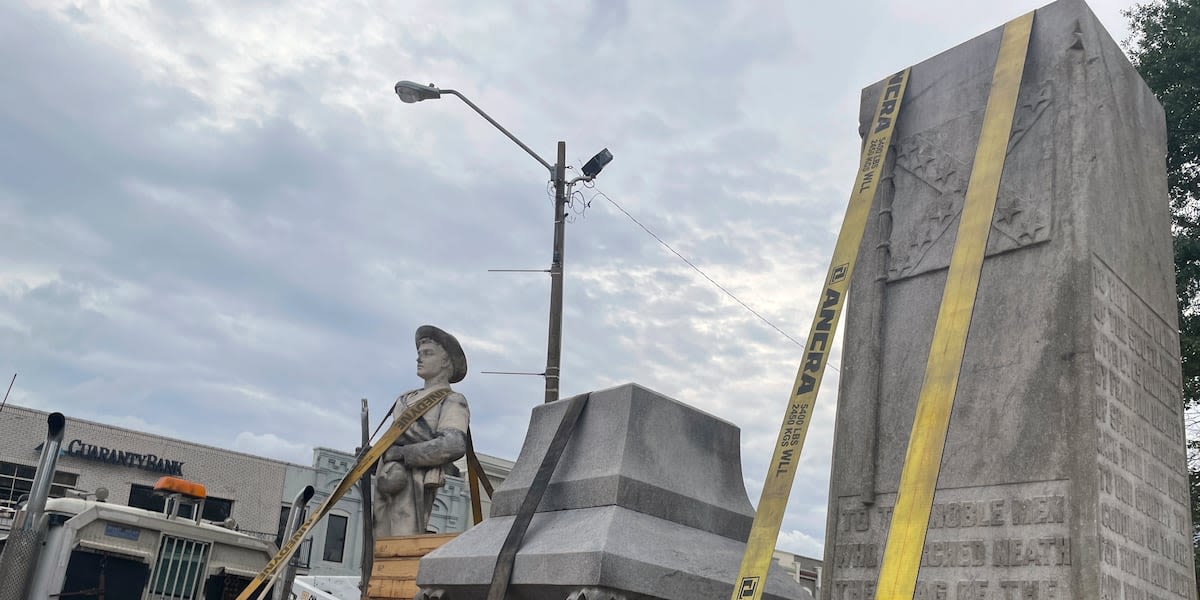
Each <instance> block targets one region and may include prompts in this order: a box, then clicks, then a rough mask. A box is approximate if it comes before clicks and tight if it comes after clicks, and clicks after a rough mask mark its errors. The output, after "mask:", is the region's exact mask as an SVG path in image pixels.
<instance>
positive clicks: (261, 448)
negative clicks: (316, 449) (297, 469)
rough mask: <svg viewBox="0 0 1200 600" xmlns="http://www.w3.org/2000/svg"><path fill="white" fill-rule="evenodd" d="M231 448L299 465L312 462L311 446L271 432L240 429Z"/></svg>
mask: <svg viewBox="0 0 1200 600" xmlns="http://www.w3.org/2000/svg"><path fill="white" fill-rule="evenodd" d="M230 448H231V449H233V450H237V451H239V452H245V453H247V454H253V455H255V456H266V457H269V458H275V459H279V460H284V461H288V462H291V463H295V464H299V465H307V464H311V463H312V447H311V446H309V445H307V444H303V443H297V442H289V441H287V440H285V439H283V438H280V437H279V436H277V435H275V434H273V433H251V432H249V431H242V432H240V433H238V434H237V435H236V436H234V438H233V445H232V446H230Z"/></svg>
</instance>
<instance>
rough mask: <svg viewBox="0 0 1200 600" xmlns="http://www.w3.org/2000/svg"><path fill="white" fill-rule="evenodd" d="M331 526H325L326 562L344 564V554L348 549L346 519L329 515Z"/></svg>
mask: <svg viewBox="0 0 1200 600" xmlns="http://www.w3.org/2000/svg"><path fill="white" fill-rule="evenodd" d="M327 518H328V519H329V524H328V525H326V526H325V554H324V559H325V561H326V562H336V563H340V562H342V553H343V551H345V549H346V521H347V519H346V517H343V516H342V515H329V516H328V517H327Z"/></svg>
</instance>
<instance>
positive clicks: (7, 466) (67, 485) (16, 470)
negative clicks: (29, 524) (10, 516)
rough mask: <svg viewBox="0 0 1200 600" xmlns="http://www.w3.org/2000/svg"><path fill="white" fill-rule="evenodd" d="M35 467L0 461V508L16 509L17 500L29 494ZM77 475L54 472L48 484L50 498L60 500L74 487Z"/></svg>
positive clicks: (77, 478) (35, 470) (77, 479)
mask: <svg viewBox="0 0 1200 600" xmlns="http://www.w3.org/2000/svg"><path fill="white" fill-rule="evenodd" d="M36 472H37V467H35V466H32V465H22V464H17V463H10V462H2V461H0V506H4V507H8V508H14V509H15V508H16V507H17V500H19V499H20V498H21V496H25V495H27V494H29V490H31V489H33V476H34V473H36ZM78 481H79V475H76V474H75V473H63V472H62V471H55V472H54V479H53V480H52V481H51V482H50V497H51V498H62V497H63V496H64V495H66V492H67V490H69V489H72V488H74V487H75V483H76V482H78Z"/></svg>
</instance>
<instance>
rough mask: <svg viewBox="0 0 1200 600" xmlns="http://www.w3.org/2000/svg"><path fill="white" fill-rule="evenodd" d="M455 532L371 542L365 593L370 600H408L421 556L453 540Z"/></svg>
mask: <svg viewBox="0 0 1200 600" xmlns="http://www.w3.org/2000/svg"><path fill="white" fill-rule="evenodd" d="M457 535H458V534H456V533H440V534H429V535H406V536H400V537H389V538H381V539H378V540H376V541H375V564H374V566H373V567H372V569H371V581H370V583H369V584H368V586H367V595H368V596H369V597H370V598H371V600H412V598H413V597H414V596H416V595H417V591H418V590H417V568H418V566H419V565H420V562H421V557H423V556H425V555H426V554H429V553H430V552H432V551H434V550H436V549H437V548H439V547H441V545H442V544H445V543H446V542H448V541H450V540H452V539H454V537H455V536H457Z"/></svg>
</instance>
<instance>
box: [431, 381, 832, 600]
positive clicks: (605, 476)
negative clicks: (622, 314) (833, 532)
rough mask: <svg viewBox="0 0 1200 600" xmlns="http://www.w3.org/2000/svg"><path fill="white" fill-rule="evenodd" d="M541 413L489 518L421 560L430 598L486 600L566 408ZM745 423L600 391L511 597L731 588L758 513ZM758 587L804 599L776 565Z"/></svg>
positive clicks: (778, 597) (622, 391)
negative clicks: (750, 492) (747, 478)
mask: <svg viewBox="0 0 1200 600" xmlns="http://www.w3.org/2000/svg"><path fill="white" fill-rule="evenodd" d="M567 402H568V401H566V400H563V401H559V402H553V403H550V404H543V405H540V406H538V407H537V408H535V409H534V410H533V417H532V420H531V423H530V426H529V432H528V434H527V436H526V439H525V444H524V447H523V448H522V449H521V455H520V457H519V458H518V459H517V462H516V465H514V467H513V471H512V473H511V474H510V476H509V478H508V479H506V480H505V482H504V484H503V485H502V486H501V487H500V489H498V490H496V496H495V498H494V499H493V503H492V517H491V518H490V519H487V520H485V521H484V522H483V523H480V524H479V525H477V526H475V527H474V528H472V529H470V530H468V531H466V532H464V533H462V534H460V535H459V536H458V537H457V538H455V539H454V540H453V541H452V542H450V543H447V544H446V545H444V546H442V547H441V548H438V549H437V550H436V551H434V552H431V553H430V554H429V555H428V556H426V557H425V558H424V559H422V560H421V568H420V573H419V574H418V577H417V580H418V582H419V584H420V587H421V589H422V590H423V591H422V592H421V595H418V596H417V597H418V598H419V599H423V600H477V599H478V600H482V599H483V598H485V597H486V596H487V590H488V586H489V584H490V582H491V576H492V571H493V569H494V567H495V563H496V556H497V554H498V553H499V551H500V546H501V545H502V544H503V543H504V539H505V537H506V536H507V535H508V531H509V529H510V528H511V526H512V522H513V520H514V518H515V514H516V512H517V509H518V507H519V506H520V504H521V500H522V499H523V498H524V497H525V493H526V491H527V490H528V488H529V485H530V484H531V483H532V481H533V476H534V474H535V472H536V471H537V469H538V466H539V465H540V463H541V460H542V457H543V456H544V455H545V453H546V448H547V447H548V446H549V442H550V439H551V438H552V437H553V435H554V431H555V429H556V428H557V426H558V423H559V421H560V420H561V418H562V415H563V413H564V412H565V410H566V405H567ZM740 454H741V452H740V444H739V431H738V429H737V428H736V427H734V426H733V425H732V424H730V423H727V422H725V421H722V420H720V419H717V418H715V417H713V416H711V415H708V414H705V413H702V412H700V411H698V410H696V409H694V408H692V407H690V406H687V405H685V404H682V403H680V402H677V401H675V400H672V399H670V398H667V397H665V396H662V395H659V394H656V393H654V392H652V391H650V390H647V389H645V388H643V387H639V386H637V385H634V384H627V385H624V386H621V387H618V388H613V389H609V390H603V391H600V392H594V393H592V395H591V397H590V399H589V400H588V404H587V406H586V408H585V409H584V411H583V414H582V415H581V416H580V418H579V422H578V424H577V425H576V429H575V431H574V433H573V435H572V437H571V440H570V442H569V443H568V444H567V447H566V450H565V451H564V453H563V456H562V459H561V460H560V461H559V464H558V466H557V468H556V469H555V471H554V477H553V478H551V480H550V486H549V488H548V489H547V491H546V494H545V496H544V497H543V499H542V502H541V504H540V505H539V507H538V511H537V512H536V513H535V514H534V516H533V520H532V522H531V523H530V525H529V529H528V532H527V534H526V536H525V541H524V543H523V544H522V546H521V549H520V551H519V552H518V553H517V558H516V563H515V564H514V569H513V577H512V582H511V585H510V586H509V591H508V598H509V600H659V599H665V600H696V599H697V598H729V597H730V596H731V595H732V593H733V581H734V579H736V578H737V570H738V567H739V566H740V564H741V559H742V553H743V552H744V550H745V540H746V538H747V537H748V536H749V533H750V525H751V523H752V521H753V516H754V512H753V509H752V508H751V505H750V501H749V498H747V496H746V488H745V485H744V483H743V482H742V472H741V456H740ZM765 585H766V588H765V589H766V593H765V595H764V596H763V597H764V598H767V599H771V600H783V599H785V598H787V599H808V598H811V595H810V594H809V592H808V590H806V589H804V588H802V587H801V586H800V584H798V583H796V582H795V581H793V580H791V579H789V578H788V577H787V576H786V575H785V574H784V573H783V570H782V568H772V570H771V574H770V577H768V581H767V582H766V583H765Z"/></svg>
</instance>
